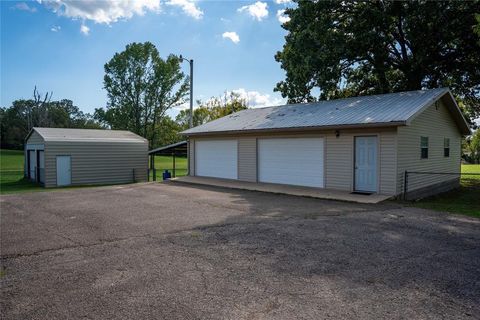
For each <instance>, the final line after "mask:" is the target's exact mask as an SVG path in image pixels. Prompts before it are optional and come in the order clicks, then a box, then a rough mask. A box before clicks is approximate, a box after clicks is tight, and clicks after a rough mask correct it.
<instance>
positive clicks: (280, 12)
mask: <svg viewBox="0 0 480 320" xmlns="http://www.w3.org/2000/svg"><path fill="white" fill-rule="evenodd" d="M277 19H278V21H280V23H282V24H283V23H285V22H288V21H290V17H289V16H287V15H285V9H280V10H278V11H277Z"/></svg>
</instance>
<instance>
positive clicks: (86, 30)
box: [80, 24, 90, 36]
mask: <svg viewBox="0 0 480 320" xmlns="http://www.w3.org/2000/svg"><path fill="white" fill-rule="evenodd" d="M80 32H81V33H83V34H84V35H86V36H88V34H89V33H90V28H89V27H87V26H86V25H84V24H82V25H81V26H80Z"/></svg>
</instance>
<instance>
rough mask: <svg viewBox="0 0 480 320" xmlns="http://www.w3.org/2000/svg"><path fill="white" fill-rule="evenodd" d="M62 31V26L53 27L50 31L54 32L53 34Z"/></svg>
mask: <svg viewBox="0 0 480 320" xmlns="http://www.w3.org/2000/svg"><path fill="white" fill-rule="evenodd" d="M60 29H62V27H60V26H53V27H51V28H50V31H52V32H58V31H60Z"/></svg>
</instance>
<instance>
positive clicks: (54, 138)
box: [25, 128, 148, 188]
mask: <svg viewBox="0 0 480 320" xmlns="http://www.w3.org/2000/svg"><path fill="white" fill-rule="evenodd" d="M147 171H148V141H147V140H146V139H144V138H142V137H140V136H138V135H136V134H134V133H132V132H130V131H121V130H97V129H65V128H33V129H32V130H31V131H30V133H29V134H28V136H27V137H26V141H25V176H26V177H28V178H29V179H31V180H34V181H37V182H39V183H42V184H43V185H44V186H45V187H47V188H48V187H57V186H68V185H94V184H97V185H98V184H117V183H130V182H141V181H147Z"/></svg>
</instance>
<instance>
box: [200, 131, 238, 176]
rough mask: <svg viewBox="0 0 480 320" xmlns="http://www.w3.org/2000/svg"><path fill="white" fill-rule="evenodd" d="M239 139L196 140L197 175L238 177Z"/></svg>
mask: <svg viewBox="0 0 480 320" xmlns="http://www.w3.org/2000/svg"><path fill="white" fill-rule="evenodd" d="M237 148H238V147H237V140H205V141H195V163H196V165H195V170H196V171H195V175H197V176H201V177H215V178H225V179H237V178H238V174H237V171H238V169H237V168H238V167H237Z"/></svg>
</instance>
